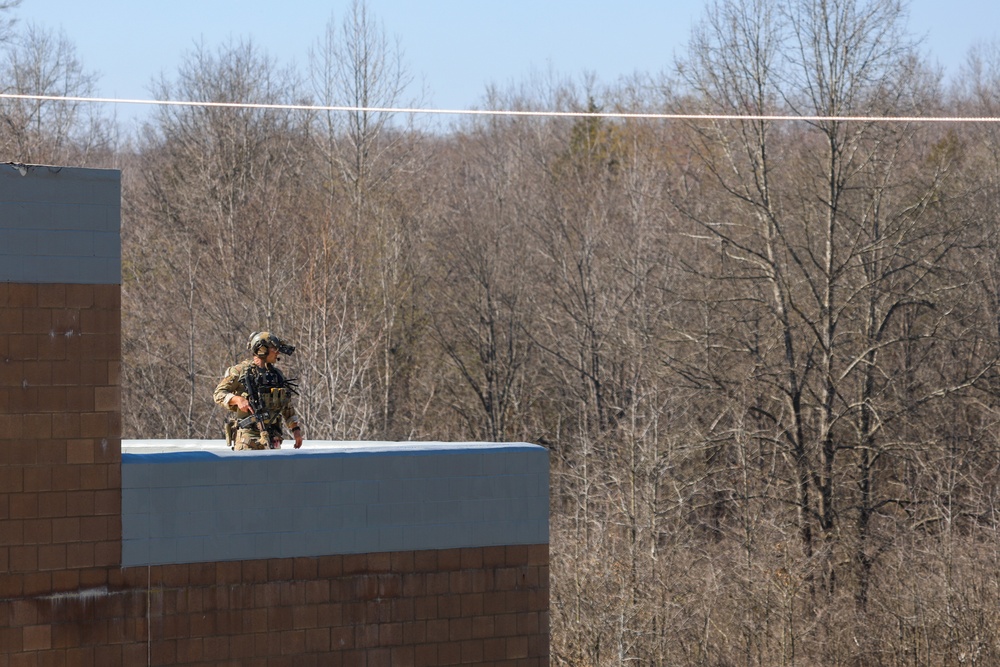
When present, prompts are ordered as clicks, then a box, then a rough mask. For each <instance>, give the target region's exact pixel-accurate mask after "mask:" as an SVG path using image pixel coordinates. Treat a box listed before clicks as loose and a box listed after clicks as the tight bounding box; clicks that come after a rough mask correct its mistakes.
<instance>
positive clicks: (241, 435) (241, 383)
mask: <svg viewBox="0 0 1000 667" xmlns="http://www.w3.org/2000/svg"><path fill="white" fill-rule="evenodd" d="M247 349H248V350H249V351H250V354H251V357H250V359H246V360H244V361H241V362H240V363H238V364H236V365H235V366H233V367H232V368H230V369H229V370H228V371H227V372H226V377H224V378H222V382H220V383H219V386H217V387H216V388H215V393H214V394H213V398H214V399H215V402H216V403H218V404H219V405H221V406H223V407H225V408H227V409H228V410H229V412H230V415H229V419H228V420H227V421H226V442H227V444H229V446H230V447H231V448H233V449H236V450H243V449H279V448H280V447H281V442H282V440H283V439H284V438H283V435H282V428H281V422H282V420H284V423H285V426H287V427H288V430H289V431H290V432H291V434H292V436H293V437H294V438H295V449H298V448H299V447H301V446H302V426H301V424H300V423H299V420H298V418H297V417H296V416H295V408H294V407H292V395H293V394H295V393H296V391H295V389H296V384H295V381H294V380H290V379H286V378H285V376H284V375H283V374H282V373H281V371H280V370H278V368H277V367H276V366H275V365H274V364H275V363H276V362H277V361H278V355H279V354H292V353H293V352H295V347H294V346H292V345H288V344H287V343H285V342H284V341H282V340H281V339H280V338H278V337H277V336H275V335H274V334H272V333H270V332H267V331H260V332H256V333H254V334H252V335H251V336H250V340H249V342H248V343H247Z"/></svg>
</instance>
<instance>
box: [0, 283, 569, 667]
mask: <svg viewBox="0 0 1000 667" xmlns="http://www.w3.org/2000/svg"><path fill="white" fill-rule="evenodd" d="M120 301H121V288H120V286H119V285H69V284H13V283H0V667H22V666H36V665H37V666H42V665H67V666H76V665H80V666H94V667H106V666H111V665H127V666H129V667H131V666H133V665H206V666H208V665H213V666H214V665H261V666H263V665H268V666H275V665H365V666H368V667H371V666H375V665H387V666H393V667H395V666H400V665H448V664H476V665H524V666H528V665H530V666H536V665H547V664H548V637H549V628H548V546H547V545H536V546H506V547H485V548H472V549H452V550H430V551H413V552H395V553H379V554H365V555H356V556H326V557H321V558H295V559H272V560H251V561H241V562H220V563H195V564H187V565H168V566H153V567H135V568H122V567H120V563H121V536H122V529H121V416H120V384H119V375H120V368H119V365H120V358H121V357H120V350H121V333H120V326H121V324H120V321H121V315H120Z"/></svg>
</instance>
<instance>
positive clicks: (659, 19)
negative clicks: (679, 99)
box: [14, 0, 1000, 117]
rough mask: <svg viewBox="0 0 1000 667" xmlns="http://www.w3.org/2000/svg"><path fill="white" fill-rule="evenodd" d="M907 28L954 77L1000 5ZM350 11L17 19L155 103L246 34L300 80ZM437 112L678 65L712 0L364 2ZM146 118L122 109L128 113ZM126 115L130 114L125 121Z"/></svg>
mask: <svg viewBox="0 0 1000 667" xmlns="http://www.w3.org/2000/svg"><path fill="white" fill-rule="evenodd" d="M907 6H908V7H909V12H910V27H911V30H912V32H913V33H914V34H916V35H922V36H924V37H925V38H926V41H925V50H926V52H927V53H928V54H929V55H930V56H931V58H932V59H933V60H935V61H937V62H938V63H939V64H940V65H942V66H943V67H944V68H945V71H946V72H947V73H954V71H955V70H956V69H957V68H958V65H959V63H960V62H962V61H963V60H964V58H965V56H966V54H967V53H968V50H969V47H970V46H972V45H973V44H975V43H977V42H984V41H991V40H994V39H997V38H998V35H1000V28H998V26H1000V2H998V0H911V1H910V2H908V3H907ZM349 7H350V0H325V1H320V0H287V1H285V2H280V1H275V0H268V1H267V2H265V1H263V0H197V1H196V0H171V1H169V2H158V1H148V0H23V1H22V4H21V7H20V8H18V9H17V10H15V12H14V16H16V17H17V18H18V19H19V20H21V21H22V22H33V23H35V24H38V25H40V26H43V27H46V28H50V29H53V30H62V31H63V32H64V34H65V35H66V36H67V37H68V38H69V40H70V41H71V42H72V43H73V44H74V45H75V46H76V49H77V55H78V57H79V59H80V60H81V62H82V64H83V65H84V67H85V68H86V69H88V70H91V71H97V72H98V73H99V74H100V82H99V84H98V86H99V94H100V95H101V96H104V97H121V98H146V99H148V98H149V97H150V93H149V88H150V82H151V80H152V79H153V78H155V77H157V76H158V75H159V74H161V73H163V74H165V75H166V76H167V78H168V79H170V78H173V76H174V74H175V73H176V71H177V67H178V64H179V63H180V62H181V61H182V59H183V57H184V55H185V54H186V53H188V52H190V51H191V49H192V48H193V46H194V44H195V43H196V42H198V41H199V40H202V41H204V43H205V44H206V45H207V46H208V47H210V48H213V49H214V47H215V46H217V45H220V44H223V43H225V42H227V41H229V40H238V39H239V38H243V37H250V38H252V40H253V41H254V42H255V43H256V44H257V45H258V46H260V47H262V48H263V49H264V50H266V51H267V52H268V53H269V54H270V55H272V56H274V57H275V58H277V59H278V60H279V62H281V63H282V64H291V63H294V64H297V65H298V66H299V68H300V71H302V72H303V73H304V72H305V66H306V58H307V55H306V54H307V49H308V47H309V46H310V45H312V44H313V43H314V42H315V40H316V39H317V38H319V37H320V36H321V35H322V33H323V30H324V27H325V25H326V23H327V22H328V21H329V20H330V18H331V16H332V17H333V18H334V20H335V21H336V22H337V23H339V22H340V21H341V20H342V19H343V18H344V16H345V15H346V14H347V13H348V11H349ZM368 7H369V10H370V12H371V14H372V15H373V16H374V17H375V18H376V19H378V20H379V21H380V22H381V23H382V25H383V27H384V29H385V32H386V34H387V35H389V36H390V37H395V38H398V40H399V42H400V46H401V47H402V49H403V52H404V62H405V64H406V66H407V67H408V68H409V70H410V72H411V73H412V74H413V75H414V77H415V78H416V80H417V81H418V82H421V81H422V82H423V84H424V85H425V87H426V89H427V92H428V95H427V98H426V101H427V105H428V106H434V107H437V108H443V109H466V108H469V107H471V106H475V105H481V102H482V96H483V93H484V91H485V89H486V86H487V85H488V84H491V83H495V84H500V85H501V86H502V85H504V84H507V83H511V82H518V81H522V80H524V79H526V78H527V77H528V76H529V75H530V74H531V73H533V72H536V73H537V72H542V73H544V72H548V71H552V72H554V73H556V74H558V75H560V76H568V77H573V78H579V77H580V76H581V75H582V74H583V73H585V72H590V73H593V74H595V75H596V76H597V78H598V80H599V82H606V83H610V82H613V81H615V80H616V79H617V78H618V77H619V76H621V75H627V74H631V73H634V72H637V71H638V72H643V73H656V72H660V71H662V70H664V69H666V68H669V66H670V64H671V62H672V60H673V56H674V55H675V53H683V51H684V49H685V46H686V44H687V41H688V38H689V35H690V30H691V26H692V25H693V23H694V22H695V21H696V20H698V19H699V18H700V17H701V16H702V12H703V7H704V2H703V0H617V2H611V1H610V0H605V1H604V2H597V1H596V0H573V1H572V2H571V1H569V0H505V1H504V2H485V1H484V0H422V1H421V0H369V2H368ZM140 109H145V107H130V108H129V109H119V115H120V116H126V117H127V116H130V115H132V114H134V113H137V112H138V111H139V110H140ZM123 112H124V113H123Z"/></svg>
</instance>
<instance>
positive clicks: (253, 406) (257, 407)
mask: <svg viewBox="0 0 1000 667" xmlns="http://www.w3.org/2000/svg"><path fill="white" fill-rule="evenodd" d="M240 379H241V380H242V381H243V386H244V387H245V388H246V390H247V401H248V402H249V403H250V410H251V414H250V416H249V417H245V418H243V419H241V420H239V421H238V422H236V427H237V428H249V427H250V426H254V425H256V427H257V430H258V431H260V439H259V440H258V442H259V443H260V444H261V445H263V447H264V449H273V445H272V443H271V434H270V432H269V431H268V430H267V422H268V421H270V419H271V414H270V413H269V412H268V411H267V408H265V407H264V401H263V400H262V399H261V397H260V387H258V386H257V372H256V370H255V369H254V368H249V369H247V372H246V375H245V376H244V377H242V378H240Z"/></svg>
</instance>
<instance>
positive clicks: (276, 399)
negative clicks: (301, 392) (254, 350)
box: [240, 364, 292, 433]
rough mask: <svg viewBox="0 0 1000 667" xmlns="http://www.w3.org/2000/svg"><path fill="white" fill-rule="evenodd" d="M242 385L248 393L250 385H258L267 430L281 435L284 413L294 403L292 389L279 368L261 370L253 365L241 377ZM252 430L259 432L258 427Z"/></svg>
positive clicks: (252, 427) (253, 427)
mask: <svg viewBox="0 0 1000 667" xmlns="http://www.w3.org/2000/svg"><path fill="white" fill-rule="evenodd" d="M240 383H241V384H242V385H243V386H244V387H245V388H246V389H247V391H248V392H249V389H250V384H255V385H256V387H257V393H258V395H259V397H260V402H261V404H262V407H263V408H264V412H265V414H264V423H265V424H266V425H267V430H268V431H274V432H278V433H280V432H281V420H282V416H281V415H282V412H283V411H284V410H285V408H287V407H288V406H289V404H290V403H291V401H292V387H291V386H290V385H289V383H288V381H287V380H286V379H285V376H284V375H283V374H282V373H281V371H279V370H278V369H277V368H274V367H270V368H260V367H258V366H256V365H253V364H251V365H250V366H248V367H247V369H246V371H245V372H244V373H243V375H241V376H240ZM248 383H250V384H248ZM251 429H252V430H257V429H256V425H253V426H251Z"/></svg>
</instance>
